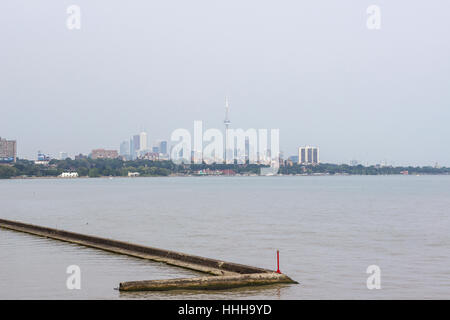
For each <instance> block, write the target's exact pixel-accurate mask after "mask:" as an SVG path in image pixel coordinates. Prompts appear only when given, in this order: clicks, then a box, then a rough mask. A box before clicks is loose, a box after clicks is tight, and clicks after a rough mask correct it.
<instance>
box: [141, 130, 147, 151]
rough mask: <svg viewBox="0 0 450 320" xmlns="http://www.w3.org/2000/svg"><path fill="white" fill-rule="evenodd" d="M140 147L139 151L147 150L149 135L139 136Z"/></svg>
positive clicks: (142, 134) (144, 133)
mask: <svg viewBox="0 0 450 320" xmlns="http://www.w3.org/2000/svg"><path fill="white" fill-rule="evenodd" d="M139 140H140V145H139V151H145V150H147V148H148V146H147V133H146V132H141V133H140V135H139Z"/></svg>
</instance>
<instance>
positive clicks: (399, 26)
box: [0, 0, 450, 166]
mask: <svg viewBox="0 0 450 320" xmlns="http://www.w3.org/2000/svg"><path fill="white" fill-rule="evenodd" d="M72 4H75V5H78V6H80V8H81V30H68V29H67V27H66V19H67V17H68V14H67V13H66V9H67V7H68V6H69V5H72ZM372 4H375V5H378V6H379V7H380V8H381V29H380V30H369V29H368V28H367V26H366V20H367V17H368V15H367V13H366V9H367V7H368V6H369V5H372ZM449 12H450V3H449V2H448V1H447V0H429V1H415V0H414V1H411V0H409V1H406V0H389V1H387V0H383V1H381V0H371V1H365V0H353V1H350V0H341V1H335V0H327V1H323V0H314V1H312V0H311V1H299V0H292V1H284V0H281V1H280V0H277V1H265V0H251V1H250V0H227V1H225V0H222V1H215V0H201V1H199V0H190V1H182V0H176V1H167V0H165V1H162V0H161V1H150V0H142V1H123V0H122V1H117V0H115V1H112V0H89V1H88V0H72V1H54V0H28V1H23V0H2V1H1V2H0V15H1V19H0V40H1V50H0V108H1V110H0V111H1V113H0V136H1V137H4V138H8V139H17V141H18V155H19V157H27V158H35V157H36V152H37V151H38V150H42V151H43V152H45V153H50V154H51V155H53V156H57V154H58V152H59V151H66V152H69V154H70V155H74V154H75V153H80V152H81V153H88V152H90V150H91V149H93V148H99V147H104V148H115V149H118V148H119V144H120V142H121V141H122V140H126V139H129V137H130V136H131V135H132V134H134V133H137V132H139V131H140V129H141V128H144V129H145V130H146V131H147V132H148V135H149V141H153V140H155V139H169V137H170V133H171V132H172V131H173V130H174V129H176V128H187V129H190V130H192V127H193V121H194V120H203V121H204V127H206V128H212V127H214V128H223V117H224V100H225V96H228V97H229V100H230V104H231V121H232V126H233V127H235V128H244V129H246V128H268V129H270V128H279V129H280V146H281V150H282V151H284V154H285V155H294V154H295V153H296V149H297V147H298V146H300V145H305V144H310V145H316V146H319V147H320V155H321V160H322V161H324V162H337V163H341V162H348V161H350V160H351V159H357V160H360V161H364V163H365V162H366V161H367V162H369V163H380V162H381V161H383V160H386V161H388V162H389V163H393V164H395V165H400V164H413V165H415V164H420V165H434V163H435V162H438V163H439V164H441V165H447V166H449V165H450V148H449V145H450V143H449V142H450V138H449V137H450V126H449V125H448V124H449V120H450V90H449V88H450V41H449V39H450V35H449V33H450V18H449Z"/></svg>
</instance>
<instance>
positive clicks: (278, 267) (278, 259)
mask: <svg viewBox="0 0 450 320" xmlns="http://www.w3.org/2000/svg"><path fill="white" fill-rule="evenodd" d="M277 273H281V271H280V251H279V250H277Z"/></svg>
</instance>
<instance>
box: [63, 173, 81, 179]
mask: <svg viewBox="0 0 450 320" xmlns="http://www.w3.org/2000/svg"><path fill="white" fill-rule="evenodd" d="M59 176H60V177H61V178H78V172H63V173H61V174H60V175H59Z"/></svg>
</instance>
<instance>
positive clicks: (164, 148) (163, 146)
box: [159, 141, 167, 154]
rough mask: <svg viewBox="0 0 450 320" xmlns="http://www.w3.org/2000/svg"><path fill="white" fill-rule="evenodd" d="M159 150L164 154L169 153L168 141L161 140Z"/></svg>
mask: <svg viewBox="0 0 450 320" xmlns="http://www.w3.org/2000/svg"><path fill="white" fill-rule="evenodd" d="M159 152H160V153H162V154H167V141H161V142H160V143H159Z"/></svg>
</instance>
